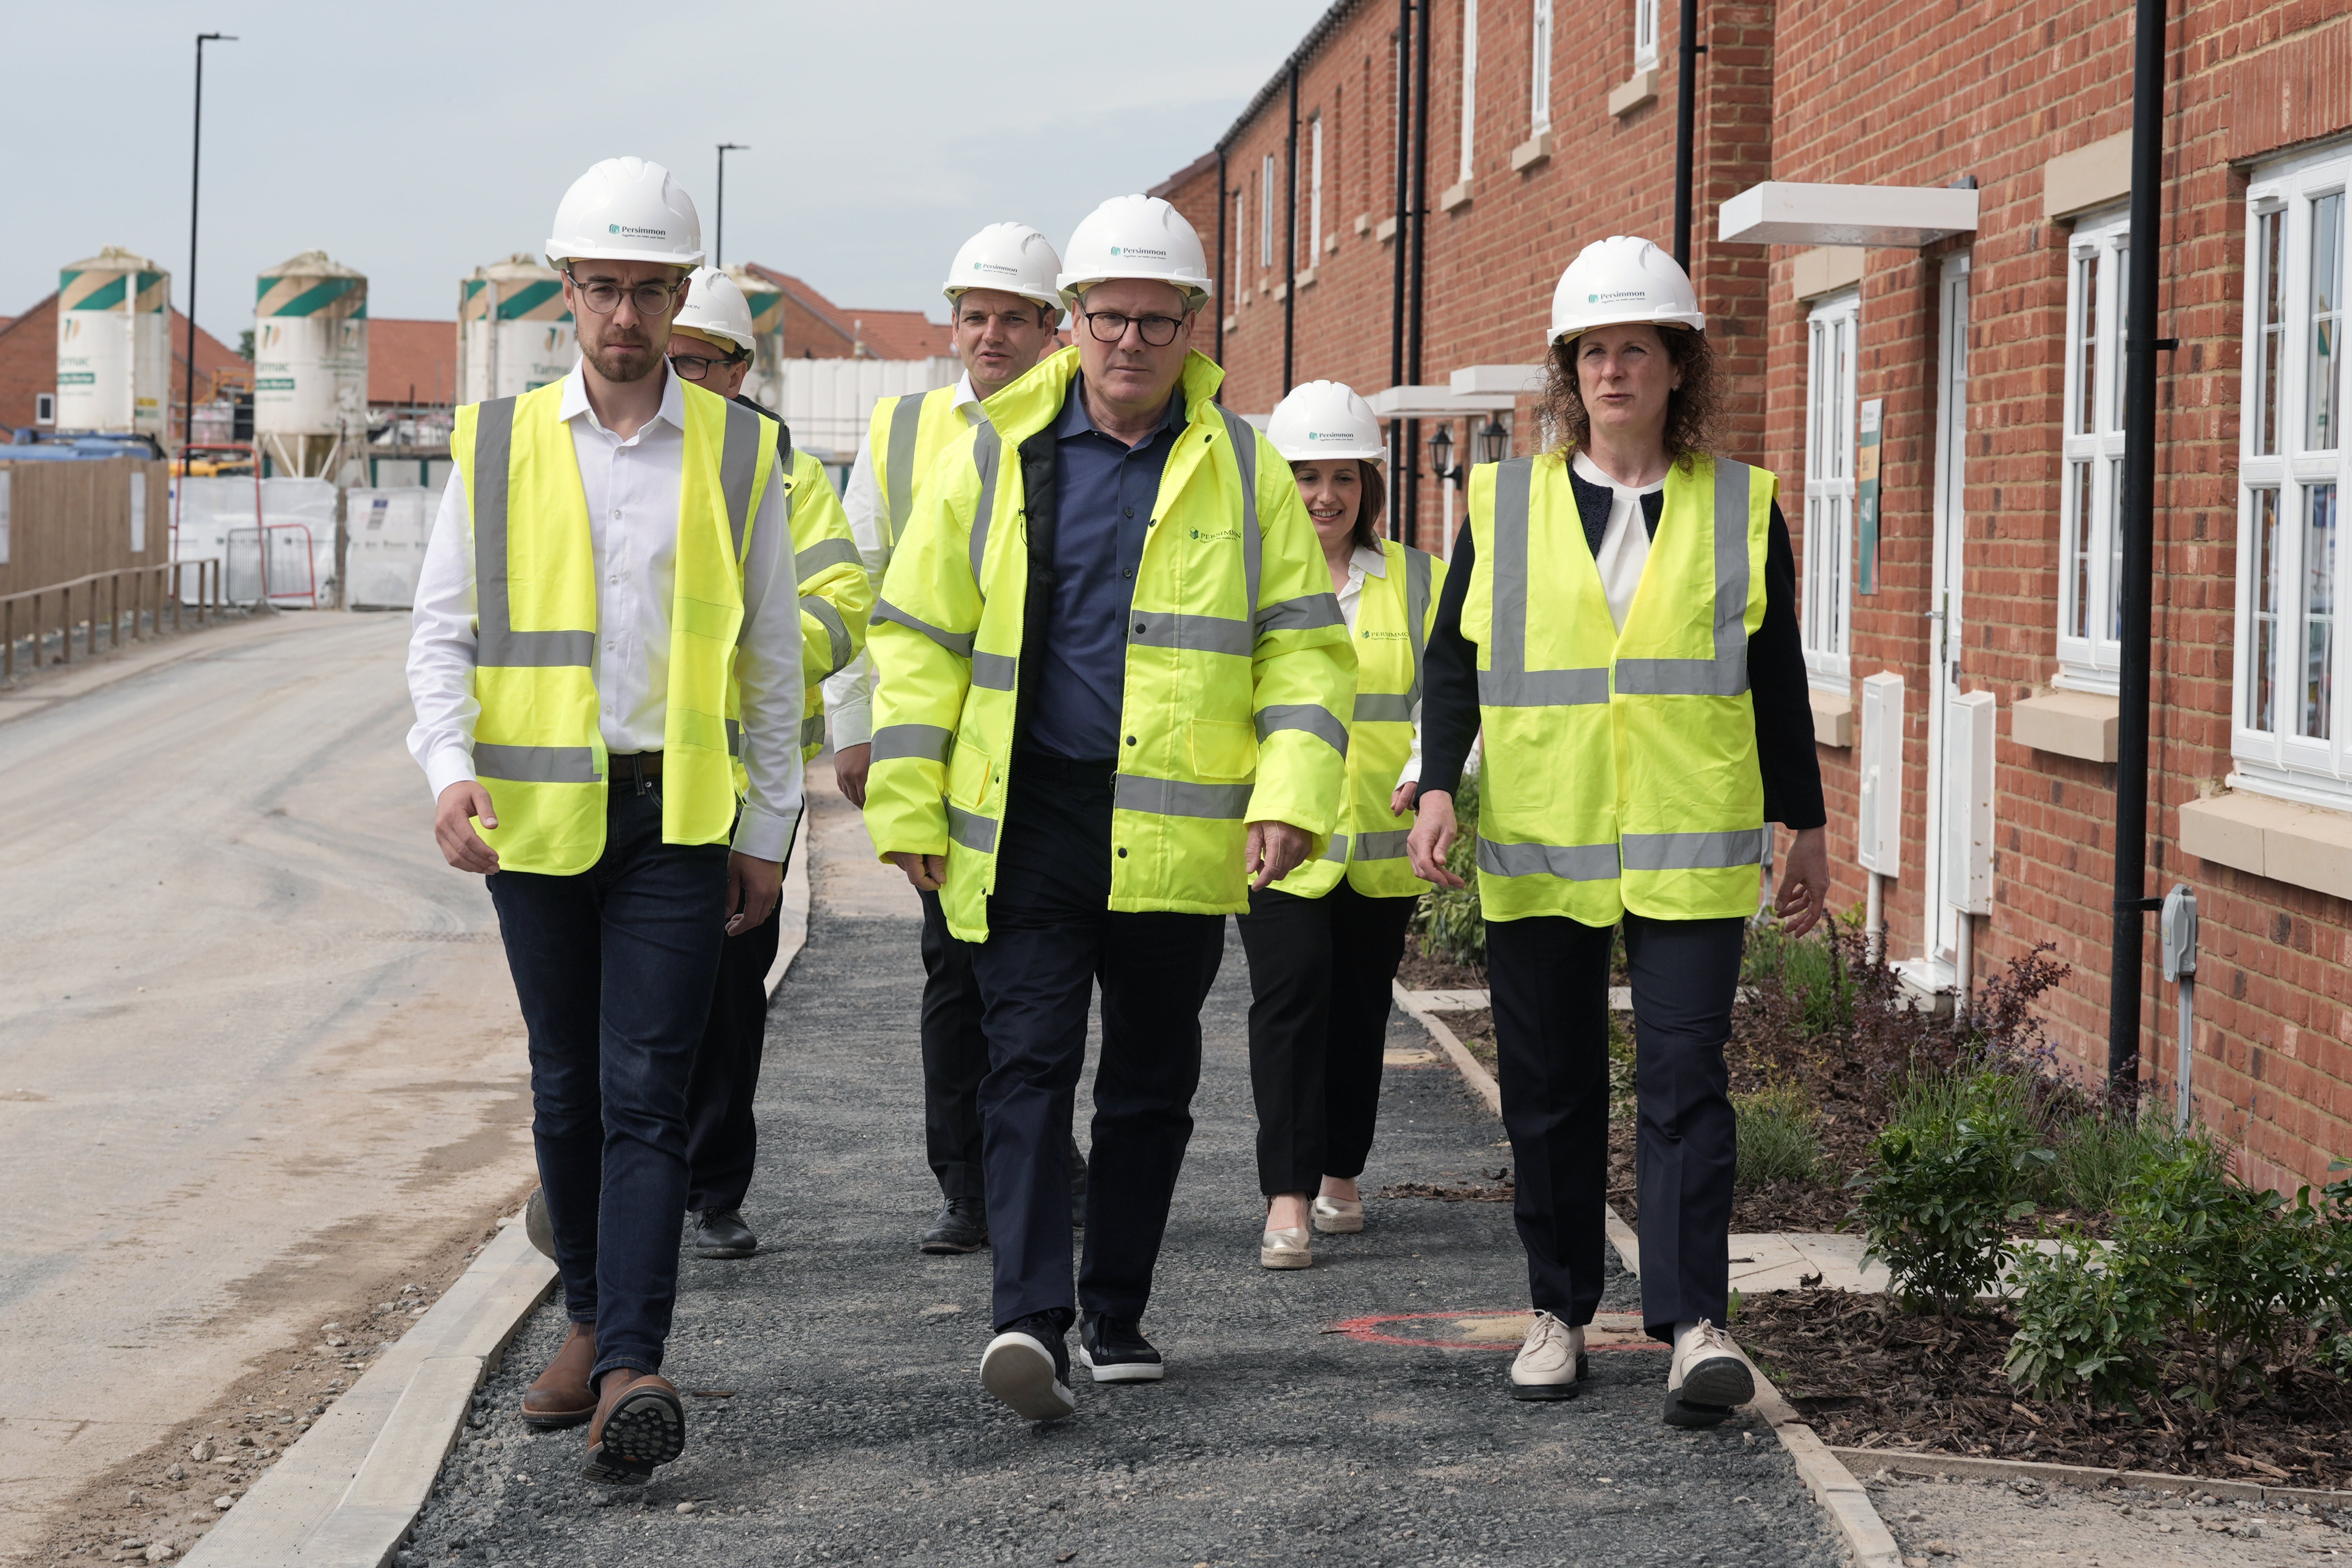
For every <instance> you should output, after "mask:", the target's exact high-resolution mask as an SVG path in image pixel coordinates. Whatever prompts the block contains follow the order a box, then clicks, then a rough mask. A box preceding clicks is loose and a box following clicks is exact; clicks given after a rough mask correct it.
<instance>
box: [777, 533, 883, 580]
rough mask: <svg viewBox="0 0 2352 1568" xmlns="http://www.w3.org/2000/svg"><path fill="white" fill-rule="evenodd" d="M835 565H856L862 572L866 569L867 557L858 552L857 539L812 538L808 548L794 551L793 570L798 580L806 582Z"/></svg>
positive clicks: (795, 578)
mask: <svg viewBox="0 0 2352 1568" xmlns="http://www.w3.org/2000/svg"><path fill="white" fill-rule="evenodd" d="M835 566H855V567H856V568H857V569H858V570H859V571H861V572H862V571H864V570H865V569H866V561H865V558H864V557H862V556H860V555H859V554H858V553H857V542H856V540H854V539H839V538H835V539H817V540H812V541H810V542H809V547H808V548H807V549H806V550H796V551H794V552H793V573H794V574H795V577H794V581H796V582H800V583H805V582H807V581H808V580H809V579H810V578H812V577H814V576H816V575H817V574H819V573H822V572H829V571H831V570H832V569H833V568H835Z"/></svg>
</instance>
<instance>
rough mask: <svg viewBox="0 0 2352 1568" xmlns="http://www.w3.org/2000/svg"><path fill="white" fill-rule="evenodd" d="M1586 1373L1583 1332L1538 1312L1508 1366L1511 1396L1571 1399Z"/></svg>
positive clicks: (1546, 1313) (1515, 1397) (1516, 1397)
mask: <svg viewBox="0 0 2352 1568" xmlns="http://www.w3.org/2000/svg"><path fill="white" fill-rule="evenodd" d="M1586 1372H1587V1363H1586V1361H1585V1357H1584V1331H1583V1329H1581V1328H1576V1327H1570V1325H1569V1324H1567V1323H1564V1322H1562V1321H1560V1320H1559V1319H1558V1318H1555V1317H1553V1316H1552V1315H1551V1314H1550V1313H1549V1312H1538V1313H1537V1314H1536V1321H1534V1322H1532V1323H1529V1324H1528V1337H1527V1339H1526V1340H1525V1341H1523V1342H1521V1343H1520V1345H1519V1353H1518V1355H1517V1357H1516V1358H1515V1359H1514V1360H1513V1361H1512V1363H1511V1397H1512V1398H1514V1399H1573V1398H1575V1397H1576V1385H1577V1384H1578V1383H1579V1382H1580V1380H1581V1379H1582V1378H1583V1377H1584V1376H1585V1375H1586Z"/></svg>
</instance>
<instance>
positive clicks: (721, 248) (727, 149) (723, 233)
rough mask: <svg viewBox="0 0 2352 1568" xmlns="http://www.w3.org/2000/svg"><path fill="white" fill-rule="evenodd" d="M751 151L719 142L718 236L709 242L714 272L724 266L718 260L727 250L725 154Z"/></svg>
mask: <svg viewBox="0 0 2352 1568" xmlns="http://www.w3.org/2000/svg"><path fill="white" fill-rule="evenodd" d="M750 151H751V148H750V147H748V146H747V145H745V144H744V143H742V142H720V143H719V234H718V237H716V238H714V239H712V240H711V242H710V269H711V270H712V271H714V272H716V271H718V270H719V269H720V268H723V267H725V265H726V263H725V262H724V261H723V260H721V259H720V258H721V256H722V255H723V254H724V252H725V251H726V249H727V154H728V153H749V152H750Z"/></svg>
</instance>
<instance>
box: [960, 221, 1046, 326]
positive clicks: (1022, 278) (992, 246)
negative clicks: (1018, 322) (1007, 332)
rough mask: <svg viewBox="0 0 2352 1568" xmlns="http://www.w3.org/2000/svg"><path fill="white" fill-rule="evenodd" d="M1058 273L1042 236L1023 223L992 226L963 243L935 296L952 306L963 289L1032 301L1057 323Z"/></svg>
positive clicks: (994, 224)
mask: <svg viewBox="0 0 2352 1568" xmlns="http://www.w3.org/2000/svg"><path fill="white" fill-rule="evenodd" d="M1061 271H1062V258H1060V257H1058V256H1056V255H1055V254H1054V245H1053V242H1052V241H1051V240H1049V239H1047V238H1046V237H1045V236H1044V235H1042V234H1040V233H1038V232H1037V231H1036V230H1035V229H1034V228H1031V227H1030V226H1028V225H1027V224H1025V223H992V224H990V225H989V226H987V227H986V228H984V229H982V230H981V231H980V232H979V233H978V234H975V235H973V236H972V237H971V238H970V239H967V240H965V241H964V242H963V247H962V248H961V249H960V250H958V251H957V252H956V254H955V262H954V264H953V265H952V266H950V268H948V280H947V281H946V282H945V283H942V284H940V293H942V294H944V295H946V296H947V297H948V302H949V303H950V304H953V303H954V302H955V299H956V296H957V295H959V294H961V293H962V292H963V291H964V290H965V289H1003V291H1004V292H1005V293H1007V294H1018V295H1020V296H1021V297H1022V298H1023V299H1024V300H1035V301H1036V302H1037V303H1038V304H1040V305H1043V306H1045V309H1047V310H1051V311H1053V312H1054V319H1055V320H1056V321H1059V320H1060V319H1061V312H1062V296H1061V295H1060V293H1059V292H1057V291H1056V289H1055V280H1056V279H1058V278H1059V277H1060V276H1061Z"/></svg>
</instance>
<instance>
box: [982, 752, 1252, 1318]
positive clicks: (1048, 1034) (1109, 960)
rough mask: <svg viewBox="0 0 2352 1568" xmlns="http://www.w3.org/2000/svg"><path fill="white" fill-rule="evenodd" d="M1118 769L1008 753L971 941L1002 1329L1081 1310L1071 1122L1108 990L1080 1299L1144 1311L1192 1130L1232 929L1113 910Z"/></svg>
mask: <svg viewBox="0 0 2352 1568" xmlns="http://www.w3.org/2000/svg"><path fill="white" fill-rule="evenodd" d="M1111 767H1112V764H1110V763H1064V762H1060V761H1058V760H1056V759H1053V758H1047V757H1043V756H1038V755H1035V754H1032V753H1026V752H1024V753H1023V754H1022V755H1021V756H1019V757H1017V758H1016V759H1015V760H1014V762H1013V784H1012V793H1011V798H1010V799H1009V800H1008V801H1007V802H1006V803H1005V811H1004V828H1003V838H1002V840H1001V847H1000V848H999V850H998V854H997V861H996V890H995V892H994V894H993V895H992V897H991V898H990V899H989V900H988V940H987V941H986V942H978V943H974V944H972V945H971V947H970V949H969V950H968V951H969V952H971V964H972V973H973V974H974V975H975V976H976V977H977V978H978V980H979V982H980V994H981V996H982V1000H983V1002H984V1004H985V1006H986V1012H985V1014H984V1022H983V1027H984V1028H985V1029H986V1031H987V1035H988V1059H989V1063H990V1067H989V1073H988V1076H987V1077H986V1078H985V1079H982V1080H981V1085H980V1119H981V1129H982V1150H983V1155H982V1158H983V1161H984V1163H985V1165H986V1171H987V1176H986V1180H987V1186H988V1225H989V1241H990V1245H991V1247H992V1248H993V1249H994V1252H995V1266H996V1292H995V1302H994V1308H993V1310H994V1314H995V1322H996V1326H997V1327H998V1328H1000V1329H1002V1328H1003V1327H1004V1326H1005V1325H1006V1324H1008V1323H1011V1322H1013V1321H1015V1320H1017V1319H1021V1318H1025V1317H1027V1316H1029V1315H1030V1314H1031V1313H1033V1312H1043V1311H1060V1312H1064V1313H1066V1312H1068V1311H1069V1310H1070V1309H1071V1305H1072V1299H1073V1292H1072V1290H1071V1285H1070V1172H1069V1159H1070V1117H1071V1113H1072V1110H1073V1106H1074V1101H1075V1100H1076V1093H1077V1086H1078V1076H1079V1071H1080V1069H1081V1068H1083V1067H1084V1066H1085V1064H1086V1055H1087V1012H1088V1011H1089V1007H1090V1004H1091V1003H1092V1002H1093V1000H1094V988H1095V986H1096V985H1097V984H1100V985H1101V986H1102V1008H1103V1043H1102V1059H1101V1061H1099V1062H1098V1063H1097V1065H1096V1068H1095V1119H1094V1136H1093V1152H1092V1153H1091V1154H1090V1156H1089V1157H1088V1159H1087V1233H1086V1234H1087V1243H1086V1258H1085V1261H1084V1264H1083V1266H1082V1267H1081V1268H1080V1269H1079V1271H1078V1279H1077V1289H1076V1300H1077V1302H1078V1303H1079V1304H1082V1305H1083V1306H1085V1307H1086V1309H1087V1310H1088V1311H1095V1312H1104V1313H1108V1315H1110V1316H1112V1317H1115V1318H1130V1319H1132V1318H1140V1317H1141V1316H1143V1309H1144V1304H1145V1303H1146V1302H1147V1301H1148V1300H1150V1296H1151V1270H1152V1267H1153V1265H1154V1264H1156V1263H1157V1262H1158V1261H1159V1258H1160V1237H1161V1236H1162V1234H1163V1233H1164V1232H1165V1231H1166V1230H1167V1228H1168V1205H1169V1201H1170V1199H1171V1198H1172V1197H1173V1196H1174V1195H1175V1192H1176V1173H1177V1172H1178V1171H1179V1170H1181V1168H1182V1167H1183V1163H1184V1146H1185V1144H1187V1143H1188V1142H1191V1141H1192V1091H1193V1090H1194V1089H1198V1088H1199V1087H1200V1083H1201V1004H1202V1001H1203V1000H1204V999H1205V998H1206V997H1207V996H1208V994H1209V987H1210V986H1211V985H1212V984H1214V983H1215V981H1216V978H1217V964H1218V962H1219V961H1220V960H1221V959H1222V958H1223V956H1224V948H1225V922H1224V919H1223V916H1220V915H1192V914H1172V913H1149V914H1140V913H1118V914H1114V913H1112V912H1111V911H1110V910H1109V909H1108V908H1107V907H1106V906H1107V905H1108V902H1109V900H1110V855H1111V843H1110V824H1111V784H1110V781H1111Z"/></svg>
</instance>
